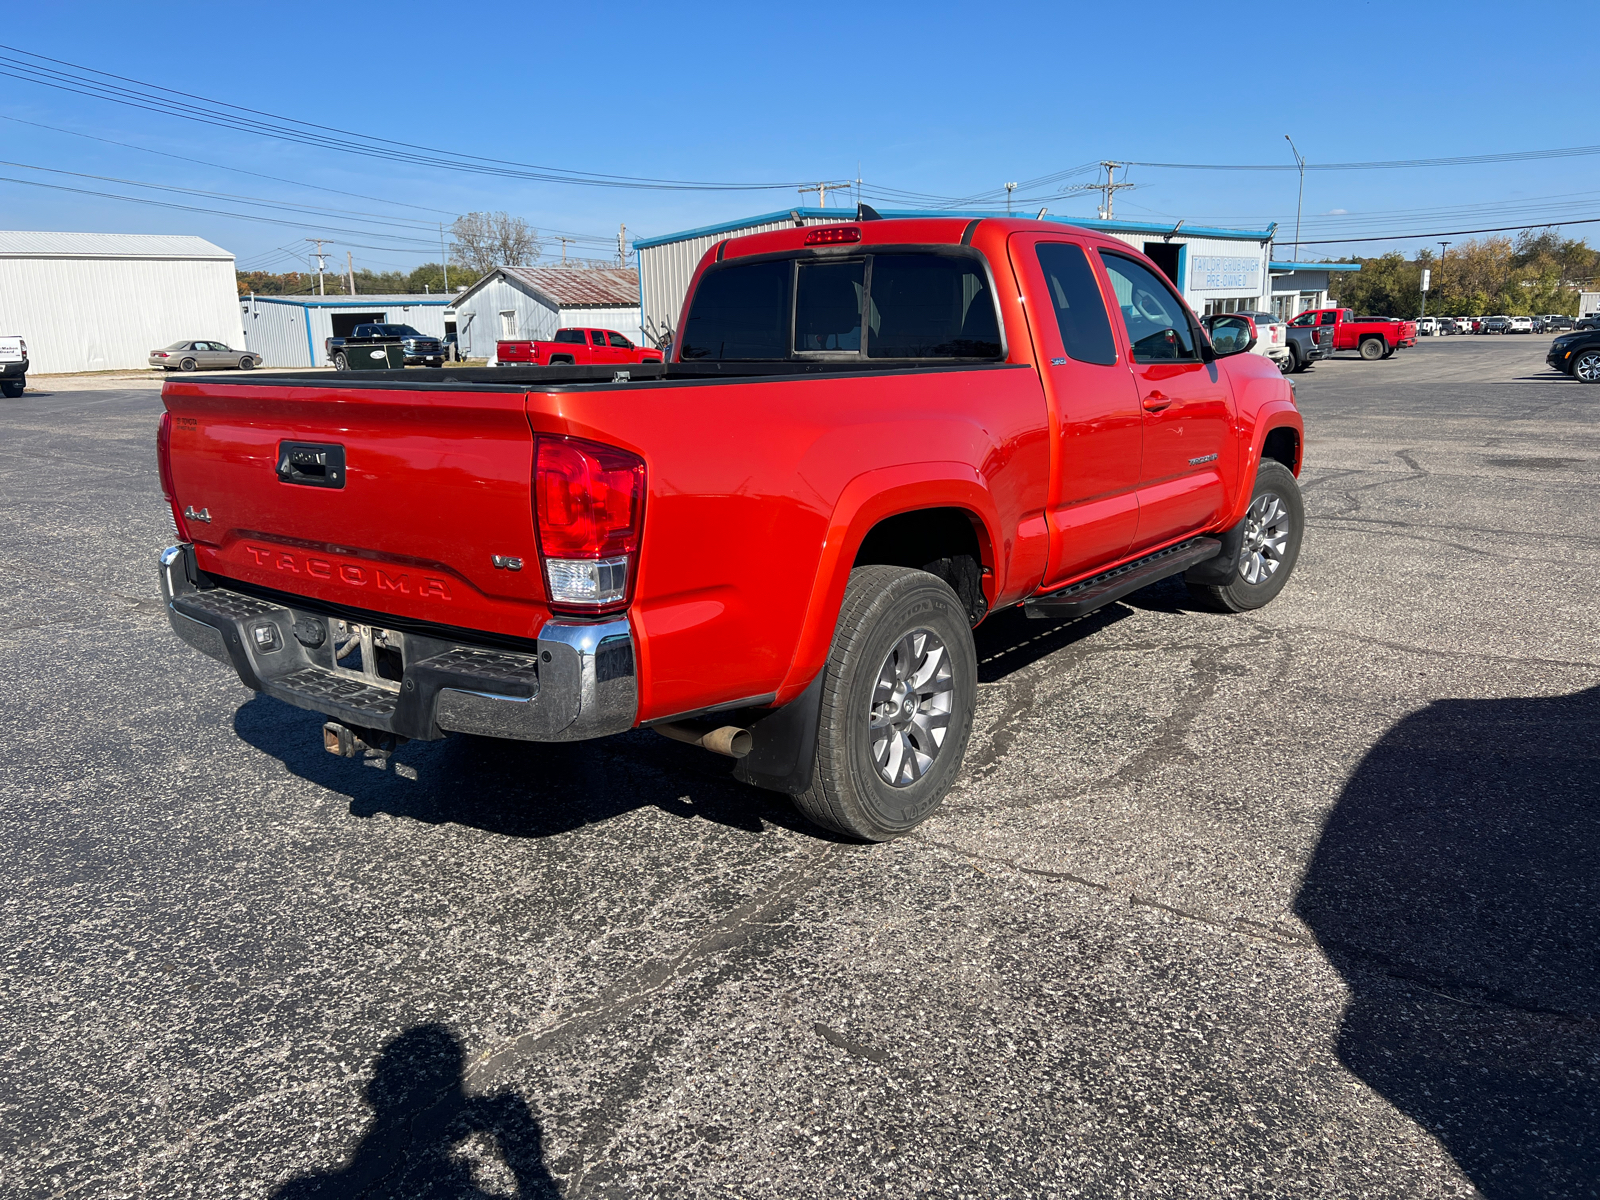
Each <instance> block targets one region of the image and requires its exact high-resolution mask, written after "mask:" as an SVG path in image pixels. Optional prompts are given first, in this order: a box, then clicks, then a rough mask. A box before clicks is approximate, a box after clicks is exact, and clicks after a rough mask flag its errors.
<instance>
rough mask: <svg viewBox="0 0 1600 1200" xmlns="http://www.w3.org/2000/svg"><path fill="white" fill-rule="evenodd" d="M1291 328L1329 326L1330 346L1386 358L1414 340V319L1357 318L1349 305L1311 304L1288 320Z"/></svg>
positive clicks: (1415, 334)
mask: <svg viewBox="0 0 1600 1200" xmlns="http://www.w3.org/2000/svg"><path fill="white" fill-rule="evenodd" d="M1289 325H1290V327H1291V328H1296V329H1300V328H1304V327H1306V326H1309V325H1316V326H1319V327H1321V326H1332V327H1333V348H1334V349H1335V350H1355V351H1357V352H1359V353H1360V355H1361V357H1362V358H1365V359H1368V360H1369V361H1370V360H1374V359H1379V358H1388V357H1389V356H1390V355H1391V354H1393V353H1394V352H1395V351H1396V350H1399V349H1401V348H1402V347H1405V346H1415V345H1416V344H1417V323H1416V322H1415V321H1398V320H1395V319H1394V318H1393V317H1362V318H1359V319H1358V318H1357V317H1356V314H1355V312H1354V311H1353V310H1352V309H1348V308H1313V309H1309V310H1307V311H1306V312H1303V313H1301V314H1300V315H1299V316H1297V317H1296V318H1295V319H1294V320H1292V321H1290V322H1289Z"/></svg>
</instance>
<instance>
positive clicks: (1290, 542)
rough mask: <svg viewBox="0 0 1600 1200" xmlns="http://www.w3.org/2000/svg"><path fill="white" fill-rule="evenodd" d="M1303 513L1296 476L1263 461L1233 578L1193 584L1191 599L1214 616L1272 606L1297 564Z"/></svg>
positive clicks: (1246, 516) (1245, 519)
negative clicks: (1220, 582)
mask: <svg viewBox="0 0 1600 1200" xmlns="http://www.w3.org/2000/svg"><path fill="white" fill-rule="evenodd" d="M1305 513H1306V510H1305V505H1304V504H1303V503H1302V501H1301V499H1300V485H1299V483H1298V482H1296V480H1295V477H1294V473H1293V472H1292V471H1290V470H1289V468H1288V467H1286V466H1284V465H1283V464H1282V463H1280V462H1274V461H1272V460H1270V459H1269V460H1268V461H1266V462H1264V463H1262V464H1261V469H1260V470H1258V471H1257V472H1256V486H1255V491H1254V492H1253V493H1252V494H1251V496H1250V507H1249V509H1248V510H1246V512H1245V518H1244V540H1243V542H1242V543H1241V544H1240V547H1239V561H1238V563H1237V564H1236V565H1235V567H1234V572H1233V577H1232V578H1231V579H1229V580H1228V582H1227V583H1224V584H1202V583H1191V584H1189V595H1190V597H1191V598H1192V599H1193V600H1194V601H1195V602H1196V603H1197V604H1199V605H1200V606H1201V607H1203V608H1209V609H1212V610H1213V611H1216V612H1245V611H1247V610H1249V609H1252V608H1260V607H1261V606H1262V605H1264V604H1268V603H1270V602H1271V601H1272V600H1273V599H1274V598H1276V596H1277V595H1278V593H1279V592H1281V591H1283V587H1284V584H1286V583H1288V582H1289V576H1290V575H1291V574H1293V573H1294V567H1295V563H1297V562H1298V561H1299V560H1300V539H1301V536H1302V535H1303V534H1304V532H1305V524H1306V515H1305Z"/></svg>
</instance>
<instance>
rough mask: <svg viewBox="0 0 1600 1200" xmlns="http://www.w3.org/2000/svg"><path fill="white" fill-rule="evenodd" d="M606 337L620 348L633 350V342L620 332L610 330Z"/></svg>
mask: <svg viewBox="0 0 1600 1200" xmlns="http://www.w3.org/2000/svg"><path fill="white" fill-rule="evenodd" d="M606 338H607V339H608V340H609V341H610V342H611V344H612V345H613V346H615V347H616V348H617V349H618V350H632V349H633V343H632V342H630V341H629V340H628V339H627V338H625V337H623V336H622V335H621V334H620V333H611V332H609V331H608V332H607V333H606Z"/></svg>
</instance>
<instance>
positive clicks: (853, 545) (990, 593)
mask: <svg viewBox="0 0 1600 1200" xmlns="http://www.w3.org/2000/svg"><path fill="white" fill-rule="evenodd" d="M923 508H960V509H964V510H966V511H967V513H969V514H970V515H971V516H973V517H974V518H976V519H977V523H978V525H979V530H978V552H979V554H980V555H981V556H982V558H983V563H982V565H983V566H984V567H987V568H988V574H986V575H985V576H984V579H983V592H984V599H985V600H987V601H988V602H989V604H990V605H991V606H992V605H993V604H994V599H995V596H996V595H997V594H999V592H1000V591H1001V588H1002V581H1003V575H1004V564H1003V563H1002V562H1001V561H999V557H998V553H997V547H999V548H1002V549H1003V548H1004V547H1005V545H1006V543H1005V542H1004V541H1003V540H1002V539H1001V538H1000V537H999V536H998V533H999V530H1000V515H999V510H998V508H997V507H996V505H995V502H994V498H993V497H992V496H991V495H990V494H989V490H988V488H986V487H985V486H984V485H983V480H982V478H981V477H980V476H979V474H978V472H977V470H976V469H974V468H973V467H972V466H970V465H969V464H967V463H961V462H922V463H905V464H902V465H901V466H897V467H882V468H879V469H877V470H873V471H865V472H863V473H862V474H860V475H857V476H856V477H855V478H854V479H852V480H851V481H850V482H849V483H847V484H845V486H844V489H843V490H842V491H841V492H840V493H839V499H838V501H837V502H836V503H835V504H834V506H833V515H832V516H831V517H830V518H829V520H828V532H827V536H826V537H825V538H824V539H823V543H822V555H821V557H820V559H819V560H818V563H817V574H816V578H815V579H814V580H813V582H812V585H811V598H810V600H809V601H808V602H807V604H806V615H805V621H804V622H803V623H802V625H801V627H800V637H799V640H798V642H797V644H796V646H795V653H794V658H793V659H791V660H790V663H789V671H788V673H787V674H786V675H785V676H784V678H783V682H782V683H781V684H780V685H779V686H778V692H777V696H776V697H775V702H776V703H777V704H779V705H783V704H787V703H789V701H791V700H793V699H794V698H795V697H796V696H798V695H800V693H801V692H803V691H805V689H806V687H807V685H809V684H810V683H811V681H812V680H813V679H814V678H816V675H817V673H818V672H819V671H821V670H822V667H823V665H824V664H825V663H826V662H827V660H828V651H829V649H830V648H831V647H832V645H833V633H834V629H835V627H836V626H837V625H838V623H839V609H840V607H841V606H842V605H843V603H844V590H845V586H846V585H847V584H848V583H849V582H850V570H851V566H852V564H853V563H854V562H855V557H856V553H857V551H859V550H860V549H861V543H862V541H864V540H865V538H866V536H867V533H868V532H869V531H870V530H871V529H872V527H873V526H874V525H876V524H877V523H878V522H879V521H882V520H884V519H885V518H887V517H893V516H898V515H899V514H901V513H907V512H915V511H917V510H918V509H923Z"/></svg>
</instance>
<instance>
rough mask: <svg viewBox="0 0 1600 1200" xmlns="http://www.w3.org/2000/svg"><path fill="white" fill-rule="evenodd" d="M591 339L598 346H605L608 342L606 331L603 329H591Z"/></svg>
mask: <svg viewBox="0 0 1600 1200" xmlns="http://www.w3.org/2000/svg"><path fill="white" fill-rule="evenodd" d="M589 340H590V341H591V342H593V343H594V344H595V345H596V346H604V345H605V344H606V331H605V330H603V329H591V330H589Z"/></svg>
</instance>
